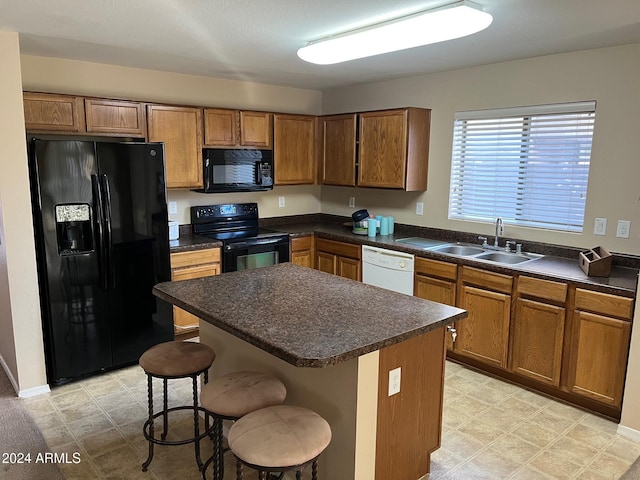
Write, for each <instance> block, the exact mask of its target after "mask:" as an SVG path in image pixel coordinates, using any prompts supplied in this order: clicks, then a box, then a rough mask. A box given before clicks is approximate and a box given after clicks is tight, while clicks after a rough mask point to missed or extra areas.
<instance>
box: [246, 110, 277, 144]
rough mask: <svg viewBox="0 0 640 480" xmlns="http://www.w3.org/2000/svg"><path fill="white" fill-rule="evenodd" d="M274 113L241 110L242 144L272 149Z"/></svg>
mask: <svg viewBox="0 0 640 480" xmlns="http://www.w3.org/2000/svg"><path fill="white" fill-rule="evenodd" d="M272 137H273V114H271V113H267V112H240V145H242V146H245V147H259V148H264V149H271V145H272V141H271V139H272Z"/></svg>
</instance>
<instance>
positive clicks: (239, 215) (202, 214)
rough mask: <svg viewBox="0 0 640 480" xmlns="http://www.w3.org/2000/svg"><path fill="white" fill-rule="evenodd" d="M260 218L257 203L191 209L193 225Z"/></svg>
mask: <svg viewBox="0 0 640 480" xmlns="http://www.w3.org/2000/svg"><path fill="white" fill-rule="evenodd" d="M257 218H258V204H257V203H225V204H222V205H199V206H196V207H191V223H192V224H193V223H206V222H219V221H221V220H222V221H224V220H240V219H256V220H257Z"/></svg>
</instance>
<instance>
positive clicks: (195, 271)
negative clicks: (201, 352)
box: [171, 263, 220, 333]
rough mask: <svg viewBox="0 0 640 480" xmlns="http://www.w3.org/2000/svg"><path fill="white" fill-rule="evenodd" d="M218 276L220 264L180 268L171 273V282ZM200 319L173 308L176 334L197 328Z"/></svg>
mask: <svg viewBox="0 0 640 480" xmlns="http://www.w3.org/2000/svg"><path fill="white" fill-rule="evenodd" d="M219 274H220V264H219V263H218V264H210V265H197V266H194V267H187V268H180V269H177V270H173V271H172V272H171V280H172V281H177V280H188V279H190V278H201V277H209V276H211V275H219ZM199 321H200V319H199V318H198V317H196V316H195V315H193V314H191V313H189V312H186V311H185V310H182V309H181V308H178V307H173V324H174V325H175V326H176V330H177V331H176V333H179V331H180V330H183V329H186V328H194V327H197V326H198V322H199Z"/></svg>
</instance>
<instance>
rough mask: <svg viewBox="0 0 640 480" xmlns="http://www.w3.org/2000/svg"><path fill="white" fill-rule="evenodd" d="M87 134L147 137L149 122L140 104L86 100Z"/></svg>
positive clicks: (98, 99)
mask: <svg viewBox="0 0 640 480" xmlns="http://www.w3.org/2000/svg"><path fill="white" fill-rule="evenodd" d="M84 106H85V112H86V121H87V132H88V133H106V134H114V135H131V136H132V137H146V136H147V120H146V116H145V111H144V106H143V105H142V103H140V102H128V101H123V100H108V99H102V98H86V99H85V101H84Z"/></svg>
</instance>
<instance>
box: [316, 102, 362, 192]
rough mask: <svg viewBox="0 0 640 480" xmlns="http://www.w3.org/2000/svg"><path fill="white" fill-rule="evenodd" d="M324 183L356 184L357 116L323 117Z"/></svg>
mask: <svg viewBox="0 0 640 480" xmlns="http://www.w3.org/2000/svg"><path fill="white" fill-rule="evenodd" d="M322 123H323V142H322V143H323V145H322V146H323V149H322V152H323V163H322V183H323V184H325V185H345V186H355V184H356V125H357V121H356V114H350V115H335V116H330V117H323V118H322Z"/></svg>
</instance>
